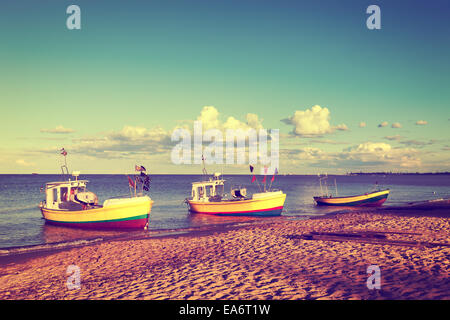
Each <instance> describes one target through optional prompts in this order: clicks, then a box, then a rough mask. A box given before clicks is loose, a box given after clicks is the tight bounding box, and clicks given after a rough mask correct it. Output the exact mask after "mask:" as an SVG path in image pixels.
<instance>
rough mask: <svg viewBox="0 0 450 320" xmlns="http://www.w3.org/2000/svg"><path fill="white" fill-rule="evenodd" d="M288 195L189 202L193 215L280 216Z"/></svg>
mask: <svg viewBox="0 0 450 320" xmlns="http://www.w3.org/2000/svg"><path fill="white" fill-rule="evenodd" d="M285 200H286V194H284V193H280V194H276V195H274V196H269V197H264V198H260V199H246V200H232V201H220V202H203V201H193V200H188V205H189V211H190V212H191V213H203V214H212V215H219V216H220V215H223V216H264V217H267V216H279V215H281V212H282V211H283V206H284V202H285Z"/></svg>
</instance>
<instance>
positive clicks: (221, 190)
mask: <svg viewBox="0 0 450 320" xmlns="http://www.w3.org/2000/svg"><path fill="white" fill-rule="evenodd" d="M223 193H224V187H223V184H222V185H217V186H216V194H218V195H223Z"/></svg>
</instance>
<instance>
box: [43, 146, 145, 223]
mask: <svg viewBox="0 0 450 320" xmlns="http://www.w3.org/2000/svg"><path fill="white" fill-rule="evenodd" d="M64 152H65V151H64ZM66 154H67V153H66ZM66 154H64V156H65V155H66ZM62 168H65V169H66V171H67V165H64V166H62ZM142 168H143V167H142ZM79 174H80V173H79V172H73V173H72V177H73V178H74V179H71V178H70V177H69V178H68V179H67V180H64V181H56V182H48V183H46V184H45V188H44V189H45V191H44V192H45V200H44V201H42V202H41V203H40V204H39V208H40V210H41V213H42V216H43V218H44V219H45V221H46V223H49V224H53V225H59V226H66V227H77V228H88V229H105V228H106V229H146V228H148V223H149V217H150V211H151V208H152V204H153V201H152V199H151V198H150V197H149V196H147V195H144V194H143V192H140V193H139V192H138V191H137V190H138V188H137V182H138V181H142V182H145V181H149V179H144V178H140V177H141V176H143V175H144V176H146V177H147V175H146V174H145V173H144V172H143V171H142V170H141V172H140V175H139V176H136V178H135V180H134V185H133V187H134V194H133V193H132V191H131V190H132V189H131V184H132V182H133V181H132V179H131V178H130V177H128V179H129V183H130V197H128V196H127V197H116V198H111V199H107V200H105V201H104V202H103V204H102V205H100V204H99V203H98V197H97V195H96V194H94V193H93V192H91V191H88V190H87V183H88V182H89V181H88V180H79V179H78V176H79ZM65 175H66V174H65V172H64V169H63V176H65ZM138 177H139V179H138ZM144 187H145V189H146V190H148V186H147V184H146V183H143V184H142V189H144Z"/></svg>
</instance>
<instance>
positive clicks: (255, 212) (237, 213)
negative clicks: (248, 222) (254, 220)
mask: <svg viewBox="0 0 450 320" xmlns="http://www.w3.org/2000/svg"><path fill="white" fill-rule="evenodd" d="M282 210H283V206H281V207H275V208H269V209H261V210H251V211H235V212H201V211H193V210H191V212H193V213H202V214H212V215H253V214H258V213H260V214H264V212H272V211H273V212H278V211H279V213H280V214H281V211H282Z"/></svg>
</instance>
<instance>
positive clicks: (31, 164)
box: [16, 159, 36, 167]
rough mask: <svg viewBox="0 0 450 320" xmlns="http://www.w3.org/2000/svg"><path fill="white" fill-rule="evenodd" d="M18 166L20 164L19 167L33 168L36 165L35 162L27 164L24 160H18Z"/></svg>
mask: <svg viewBox="0 0 450 320" xmlns="http://www.w3.org/2000/svg"><path fill="white" fill-rule="evenodd" d="M16 164H18V165H19V166H23V167H33V166H35V165H36V164H35V163H34V162H27V161H25V160H23V159H17V160H16Z"/></svg>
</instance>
